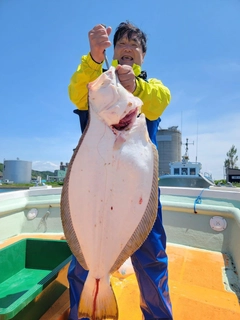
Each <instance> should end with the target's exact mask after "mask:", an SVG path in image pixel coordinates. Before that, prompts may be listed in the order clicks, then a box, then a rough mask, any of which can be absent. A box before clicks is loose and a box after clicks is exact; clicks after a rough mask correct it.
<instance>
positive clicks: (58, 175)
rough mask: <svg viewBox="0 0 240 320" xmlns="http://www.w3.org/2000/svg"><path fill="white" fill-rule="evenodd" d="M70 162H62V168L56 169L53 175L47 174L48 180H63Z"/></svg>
mask: <svg viewBox="0 0 240 320" xmlns="http://www.w3.org/2000/svg"><path fill="white" fill-rule="evenodd" d="M67 169H68V163H65V164H64V163H63V162H60V170H55V171H54V173H53V176H47V181H51V182H53V181H58V182H62V181H63V180H64V178H65V176H66V174H67Z"/></svg>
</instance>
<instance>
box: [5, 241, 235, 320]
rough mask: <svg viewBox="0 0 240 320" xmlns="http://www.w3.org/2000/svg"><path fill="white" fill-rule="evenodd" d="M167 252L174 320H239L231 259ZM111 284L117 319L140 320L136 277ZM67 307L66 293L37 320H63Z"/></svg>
mask: <svg viewBox="0 0 240 320" xmlns="http://www.w3.org/2000/svg"><path fill="white" fill-rule="evenodd" d="M54 238H56V237H54ZM17 240H19V239H17ZM6 244H9V243H8V242H6V243H5V245H6ZM0 247H1V246H0ZM167 252H168V256H169V286H170V294H171V300H172V305H173V316H174V320H200V319H201V320H202V319H204V320H207V319H209V320H215V319H216V320H225V319H228V320H239V319H240V304H239V299H240V289H239V280H238V278H237V275H236V271H235V269H234V265H233V263H232V260H231V257H229V256H228V255H227V254H222V253H219V252H213V251H207V250H202V249H196V248H191V247H186V246H181V245H175V244H168V247H167ZM111 282H112V286H113V289H114V292H115V295H116V298H117V301H118V306H119V320H126V319H129V318H130V319H131V320H141V319H142V315H141V311H140V309H139V290H138V286H137V283H136V278H135V275H134V274H132V275H129V276H127V277H125V278H122V279H121V278H118V277H115V276H112V278H111ZM68 307H69V297H68V291H67V290H66V291H65V292H64V294H63V295H62V296H61V297H60V299H58V301H57V302H56V303H55V304H54V305H53V306H52V307H51V308H50V309H49V310H48V312H47V313H46V314H45V315H43V316H42V317H41V319H40V320H66V319H67V316H68ZM33 320H34V319H33Z"/></svg>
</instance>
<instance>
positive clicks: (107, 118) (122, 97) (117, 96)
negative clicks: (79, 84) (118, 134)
mask: <svg viewBox="0 0 240 320" xmlns="http://www.w3.org/2000/svg"><path fill="white" fill-rule="evenodd" d="M88 99H89V108H90V109H91V110H92V111H94V112H95V113H96V114H97V115H98V116H99V117H100V118H101V119H102V120H103V121H104V122H105V123H106V124H107V125H108V126H109V127H112V126H114V128H115V129H116V130H123V129H129V127H130V126H131V125H132V123H133V122H134V121H135V119H136V117H137V115H138V114H139V113H140V110H141V106H142V104H143V103H142V101H141V100H140V99H139V98H137V97H134V95H133V94H132V93H130V92H128V91H127V90H126V89H125V88H124V87H123V86H122V85H121V83H120V81H119V79H118V77H117V74H116V70H115V68H114V67H110V68H109V69H108V70H107V71H106V72H104V73H102V74H101V75H100V76H99V77H98V78H97V79H96V80H95V81H93V82H90V83H89V84H88Z"/></svg>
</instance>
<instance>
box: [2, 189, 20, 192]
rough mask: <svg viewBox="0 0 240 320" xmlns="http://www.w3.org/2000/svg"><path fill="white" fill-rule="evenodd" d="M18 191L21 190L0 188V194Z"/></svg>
mask: <svg viewBox="0 0 240 320" xmlns="http://www.w3.org/2000/svg"><path fill="white" fill-rule="evenodd" d="M18 190H21V189H10V188H6V189H4V188H0V193H3V192H11V191H18Z"/></svg>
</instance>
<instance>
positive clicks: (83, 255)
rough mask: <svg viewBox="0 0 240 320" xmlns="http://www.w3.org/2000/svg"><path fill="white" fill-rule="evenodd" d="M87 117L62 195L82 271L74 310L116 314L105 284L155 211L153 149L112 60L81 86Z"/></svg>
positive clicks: (155, 157) (88, 314) (155, 162)
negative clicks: (85, 90)
mask: <svg viewBox="0 0 240 320" xmlns="http://www.w3.org/2000/svg"><path fill="white" fill-rule="evenodd" d="M88 99H89V116H90V119H89V122H88V125H87V127H86V129H85V131H84V132H83V134H82V136H81V138H80V140H79V143H78V145H77V148H76V149H75V151H74V154H73V156H72V158H71V161H70V163H69V167H68V172H67V175H66V178H65V180H64V185H63V189H62V196H61V217H62V224H63V229H64V233H65V236H66V239H67V242H68V244H69V246H70V248H71V250H72V252H73V254H74V255H75V256H76V258H77V260H78V261H79V263H80V264H81V265H82V267H83V268H84V269H86V270H89V273H88V277H87V279H86V282H85V284H84V288H83V291H82V294H81V298H80V304H79V317H80V318H82V317H88V318H90V319H93V320H100V319H118V307H117V302H116V299H115V295H114V292H113V291H112V288H111V285H110V274H111V273H113V272H115V271H116V270H117V269H118V268H119V267H120V266H121V265H122V264H123V263H124V261H125V260H126V259H127V258H128V257H129V256H131V255H132V254H133V253H134V252H135V251H136V250H137V249H138V248H139V247H140V246H141V244H142V243H143V242H144V240H145V239H146V238H147V236H148V234H149V232H150V231H151V229H152V226H153V224H154V221H155V219H156V213H157V201H158V200H157V199H158V153H157V150H156V148H155V146H154V145H153V144H152V142H151V141H150V139H149V135H148V131H147V127H146V119H145V116H144V114H141V115H140V116H139V112H140V108H141V105H142V101H141V100H140V99H139V98H137V97H134V96H133V95H132V94H131V93H129V92H128V91H127V90H125V88H124V87H123V86H122V85H121V84H120V82H119V80H118V77H117V75H116V72H115V68H114V67H110V69H109V70H108V71H106V72H104V73H103V74H102V75H100V76H99V77H98V78H97V79H96V80H95V81H93V82H91V83H89V85H88Z"/></svg>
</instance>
